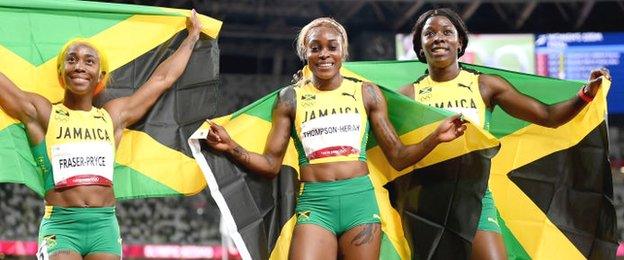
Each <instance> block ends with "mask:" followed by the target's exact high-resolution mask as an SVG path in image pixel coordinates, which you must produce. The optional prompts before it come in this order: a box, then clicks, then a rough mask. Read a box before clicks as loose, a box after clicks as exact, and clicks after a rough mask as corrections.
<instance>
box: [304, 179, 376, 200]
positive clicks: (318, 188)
mask: <svg viewBox="0 0 624 260" xmlns="http://www.w3.org/2000/svg"><path fill="white" fill-rule="evenodd" d="M302 185H303V193H305V194H306V195H315V196H339V195H345V194H351V193H356V192H362V191H367V190H372V189H373V183H372V182H371V180H370V178H369V177H368V174H367V175H364V176H359V177H355V178H351V179H345V180H338V181H326V182H304V183H302Z"/></svg>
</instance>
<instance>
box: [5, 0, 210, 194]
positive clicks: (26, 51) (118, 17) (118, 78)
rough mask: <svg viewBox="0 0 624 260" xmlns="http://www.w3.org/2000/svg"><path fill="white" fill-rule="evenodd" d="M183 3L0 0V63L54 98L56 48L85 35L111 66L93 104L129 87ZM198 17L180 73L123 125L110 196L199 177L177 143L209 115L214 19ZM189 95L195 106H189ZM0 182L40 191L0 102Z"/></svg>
mask: <svg viewBox="0 0 624 260" xmlns="http://www.w3.org/2000/svg"><path fill="white" fill-rule="evenodd" d="M189 15H190V12H189V11H188V10H177V9H168V8H158V7H147V6H137V5H122V4H106V3H95V2H81V1H54V0H30V1H20V0H15V1H12V0H6V1H2V2H0V17H2V19H0V71H2V73H4V74H5V75H6V76H7V77H8V78H9V79H11V80H12V81H13V82H14V83H15V84H16V85H17V86H19V87H20V88H22V89H23V90H25V91H29V92H35V93H39V94H41V95H43V96H44V97H46V98H47V99H49V100H50V101H51V102H53V103H55V102H59V101H61V99H62V98H63V88H62V87H60V86H59V83H58V80H57V76H56V55H57V54H58V52H59V50H60V48H61V47H62V46H63V44H64V43H65V42H67V41H68V40H70V39H72V38H76V37H81V38H88V39H89V40H90V41H92V42H94V43H95V44H96V45H98V46H99V47H100V48H102V50H103V52H104V53H105V55H106V56H107V57H108V63H109V66H110V69H111V71H112V74H111V79H110V82H109V86H108V88H107V89H106V90H105V92H104V93H102V94H100V95H99V96H98V97H97V101H96V103H99V104H102V103H103V102H105V101H107V100H110V99H111V98H116V97H121V96H127V95H130V94H132V93H133V92H134V91H135V90H136V89H137V88H138V87H139V86H141V84H142V83H143V82H145V81H146V80H147V78H148V77H149V75H150V74H151V73H152V72H153V71H154V69H155V68H156V66H157V65H158V64H159V63H160V62H161V61H163V60H164V59H165V58H167V57H168V56H169V55H170V54H171V53H172V52H173V51H175V49H177V47H178V46H179V44H180V43H181V41H182V40H183V39H184V38H185V37H186V35H187V33H186V30H185V28H186V25H185V20H186V17H187V16H189ZM200 20H201V22H202V25H203V26H204V29H203V34H202V36H201V39H200V41H198V42H197V44H196V46H195V49H194V51H193V54H192V57H191V59H190V61H189V64H188V66H187V68H186V71H185V72H184V74H183V75H182V76H181V77H180V79H179V80H178V81H177V82H176V83H175V85H174V86H173V87H172V89H171V90H170V91H168V92H167V93H165V94H164V95H163V96H162V97H161V98H160V99H159V101H158V102H157V103H156V104H155V105H154V107H153V108H152V109H151V111H150V112H149V113H148V114H147V115H146V116H145V118H144V119H143V120H142V121H140V122H138V123H136V124H134V125H133V126H131V127H130V128H129V129H127V130H126V131H125V132H124V137H123V139H122V141H121V143H120V144H119V147H118V150H117V155H116V159H117V161H116V166H115V177H114V182H115V183H114V189H115V195H116V196H117V198H119V199H126V198H138V197H153V196H169V195H191V194H195V193H198V192H200V191H201V190H202V189H204V188H205V186H206V183H205V181H204V179H203V176H202V175H201V172H200V170H199V168H198V166H197V164H196V163H195V162H194V160H193V158H192V157H191V151H190V150H189V148H188V147H187V146H186V144H187V139H188V137H189V136H190V134H191V133H192V132H193V131H194V130H195V129H196V128H197V127H198V126H199V125H200V124H201V122H202V121H203V119H204V118H206V117H208V116H214V113H215V109H216V105H215V104H214V97H215V94H216V92H217V86H218V71H219V68H218V64H219V63H218V60H219V49H218V46H217V41H216V37H217V35H218V33H219V30H220V28H221V22H220V21H217V20H214V19H212V18H209V17H205V16H200ZM0 95H1V94H0ZM193 104H197V105H193ZM0 165H2V167H1V168H0V182H13V183H23V184H25V185H27V186H28V187H30V188H31V189H33V190H34V191H35V192H36V193H38V194H39V195H43V192H44V190H43V185H42V183H43V181H42V176H41V173H40V172H39V171H38V169H37V168H36V167H35V165H36V164H35V162H34V160H33V157H32V155H31V152H30V150H29V144H28V140H27V136H26V134H25V131H24V127H23V125H22V124H20V123H19V122H18V121H16V120H15V119H13V118H10V117H8V116H7V114H5V113H4V112H2V111H0Z"/></svg>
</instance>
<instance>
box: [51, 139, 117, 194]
mask: <svg viewBox="0 0 624 260" xmlns="http://www.w3.org/2000/svg"><path fill="white" fill-rule="evenodd" d="M51 155H52V160H51V161H52V169H53V172H54V185H55V186H56V187H57V188H59V187H69V186H77V185H111V183H112V180H113V164H114V151H113V147H112V146H111V144H109V143H107V142H89V143H75V144H59V145H54V146H53V147H52V152H51Z"/></svg>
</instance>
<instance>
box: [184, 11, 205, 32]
mask: <svg viewBox="0 0 624 260" xmlns="http://www.w3.org/2000/svg"><path fill="white" fill-rule="evenodd" d="M186 30H187V31H188V35H189V37H196V38H199V33H201V30H202V24H201V22H200V21H199V17H198V16H197V12H196V11H195V9H193V10H191V17H189V18H186Z"/></svg>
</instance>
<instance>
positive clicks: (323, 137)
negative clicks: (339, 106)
mask: <svg viewBox="0 0 624 260" xmlns="http://www.w3.org/2000/svg"><path fill="white" fill-rule="evenodd" d="M361 127H362V126H361V125H360V115H359V114H337V115H329V116H324V117H321V118H317V119H313V120H310V121H308V122H305V123H304V124H302V125H301V136H300V138H301V141H302V143H303V144H304V150H305V153H306V156H307V157H308V159H310V160H313V159H319V158H324V157H331V156H346V155H350V154H357V153H359V152H360V142H361V140H360V131H361V129H360V128H361Z"/></svg>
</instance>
